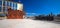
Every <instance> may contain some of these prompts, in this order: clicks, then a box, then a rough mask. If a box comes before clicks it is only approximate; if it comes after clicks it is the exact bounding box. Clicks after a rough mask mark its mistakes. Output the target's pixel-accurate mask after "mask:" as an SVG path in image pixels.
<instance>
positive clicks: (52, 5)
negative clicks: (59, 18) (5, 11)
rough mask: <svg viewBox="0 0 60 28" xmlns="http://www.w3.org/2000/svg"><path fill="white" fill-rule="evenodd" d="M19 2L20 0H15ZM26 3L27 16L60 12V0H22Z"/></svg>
mask: <svg viewBox="0 0 60 28" xmlns="http://www.w3.org/2000/svg"><path fill="white" fill-rule="evenodd" d="M14 1H16V2H18V1H19V0H14ZM20 1H21V2H22V3H23V5H24V8H23V9H24V11H25V12H26V13H27V16H30V15H32V16H34V15H40V14H45V15H48V14H50V13H51V12H52V13H53V14H55V15H56V14H60V0H20Z"/></svg>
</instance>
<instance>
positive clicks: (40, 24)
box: [0, 19, 60, 28]
mask: <svg viewBox="0 0 60 28" xmlns="http://www.w3.org/2000/svg"><path fill="white" fill-rule="evenodd" d="M0 28H60V24H56V23H52V22H48V21H38V20H31V19H5V20H0Z"/></svg>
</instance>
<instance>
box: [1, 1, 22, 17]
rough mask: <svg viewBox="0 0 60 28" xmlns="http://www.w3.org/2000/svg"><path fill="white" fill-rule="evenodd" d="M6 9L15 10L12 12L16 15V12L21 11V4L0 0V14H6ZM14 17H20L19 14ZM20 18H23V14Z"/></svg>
mask: <svg viewBox="0 0 60 28" xmlns="http://www.w3.org/2000/svg"><path fill="white" fill-rule="evenodd" d="M8 7H10V8H11V9H12V10H15V11H13V12H16V13H18V10H20V11H23V4H22V3H18V2H12V1H6V0H0V12H2V13H4V12H6V13H7V12H8ZM13 12H11V14H10V15H12V14H13ZM9 13H10V12H9ZM19 13H21V12H19ZM16 15H21V14H16ZM22 16H23V14H22ZM22 16H17V17H19V18H20V17H22ZM11 17H13V16H11ZM11 17H10V18H11ZM22 18H23V17H22Z"/></svg>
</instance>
